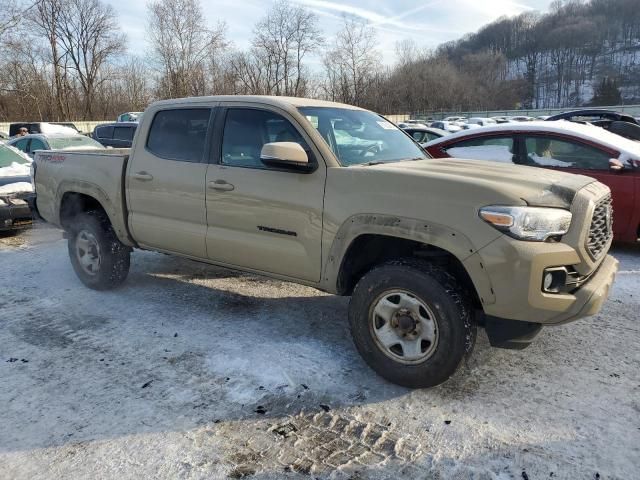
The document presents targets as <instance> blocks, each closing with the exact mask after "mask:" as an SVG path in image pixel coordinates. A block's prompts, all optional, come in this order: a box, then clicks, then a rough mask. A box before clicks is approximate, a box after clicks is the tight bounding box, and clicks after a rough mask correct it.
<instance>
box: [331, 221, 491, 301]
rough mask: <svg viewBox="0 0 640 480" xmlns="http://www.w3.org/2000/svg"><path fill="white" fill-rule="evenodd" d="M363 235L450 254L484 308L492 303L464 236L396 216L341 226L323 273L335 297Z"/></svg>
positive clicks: (485, 280)
mask: <svg viewBox="0 0 640 480" xmlns="http://www.w3.org/2000/svg"><path fill="white" fill-rule="evenodd" d="M366 234H369V235H384V236H389V237H397V238H402V239H407V240H414V241H417V242H421V243H424V244H427V245H432V246H435V247H438V248H441V249H442V250H445V251H447V252H449V253H450V254H452V255H453V256H454V257H456V258H457V259H458V260H459V261H460V263H462V265H463V266H464V267H465V269H466V271H467V273H468V274H469V277H470V278H471V281H472V282H473V285H474V286H475V288H476V291H477V293H478V297H479V298H480V300H481V302H482V303H483V304H485V305H489V304H492V303H494V302H495V295H494V293H493V289H492V286H491V281H490V279H489V276H488V274H487V272H486V270H485V268H484V265H483V264H482V261H481V259H480V256H479V255H478V254H477V249H476V247H475V246H474V245H473V243H472V242H471V240H470V239H469V238H468V237H467V236H466V235H464V234H463V233H460V232H459V231H457V230H454V229H452V228H451V227H447V226H445V225H440V224H437V223H431V222H427V221H424V220H417V219H413V218H406V217H399V216H395V215H378V214H359V215H354V216H352V217H350V218H348V219H347V220H346V221H345V222H344V223H343V224H342V225H341V226H340V228H339V229H338V231H337V233H336V235H335V237H334V238H333V242H332V244H331V247H330V249H329V252H328V255H327V259H326V262H325V267H324V269H323V276H322V284H323V289H324V290H327V291H329V292H332V293H337V291H338V277H339V274H340V269H341V267H342V262H343V259H344V258H345V255H346V253H347V251H348V249H349V246H350V245H351V244H352V243H353V241H354V240H355V239H356V238H358V237H359V236H361V235H366ZM483 246H484V245H483Z"/></svg>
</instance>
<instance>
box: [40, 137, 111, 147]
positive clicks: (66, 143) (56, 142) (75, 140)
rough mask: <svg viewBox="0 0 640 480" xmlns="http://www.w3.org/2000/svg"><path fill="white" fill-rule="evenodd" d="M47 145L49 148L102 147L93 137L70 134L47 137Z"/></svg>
mask: <svg viewBox="0 0 640 480" xmlns="http://www.w3.org/2000/svg"><path fill="white" fill-rule="evenodd" d="M48 141H49V146H50V147H51V150H69V149H72V148H87V147H93V148H104V147H103V146H102V145H101V144H100V143H98V142H96V141H95V140H94V139H93V138H89V137H85V136H84V135H70V136H68V137H49V138H48Z"/></svg>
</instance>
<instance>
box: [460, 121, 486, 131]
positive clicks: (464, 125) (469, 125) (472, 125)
mask: <svg viewBox="0 0 640 480" xmlns="http://www.w3.org/2000/svg"><path fill="white" fill-rule="evenodd" d="M456 124H457V125H458V126H459V127H460V128H462V129H463V130H473V129H474V128H480V127H481V126H482V125H478V124H477V123H462V122H456Z"/></svg>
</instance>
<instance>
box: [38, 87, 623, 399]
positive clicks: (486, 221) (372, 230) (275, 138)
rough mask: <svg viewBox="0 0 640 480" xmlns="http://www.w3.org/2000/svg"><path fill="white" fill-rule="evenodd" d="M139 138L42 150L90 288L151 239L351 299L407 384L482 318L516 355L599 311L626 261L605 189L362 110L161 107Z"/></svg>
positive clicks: (42, 205)
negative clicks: (123, 144) (465, 154)
mask: <svg viewBox="0 0 640 480" xmlns="http://www.w3.org/2000/svg"><path fill="white" fill-rule="evenodd" d="M485 128H492V127H485ZM480 131H482V130H478V132H480ZM469 133H471V132H469ZM136 135H137V137H136V141H135V142H134V144H133V147H132V149H131V150H130V151H127V152H120V151H117V150H116V151H110V150H103V151H101V152H96V153H91V154H88V153H83V152H65V153H63V154H60V153H57V152H45V151H38V152H37V153H36V157H35V169H34V172H35V173H34V181H35V185H36V194H37V200H36V203H37V207H38V210H39V212H40V214H41V215H42V216H43V217H44V218H45V220H46V221H48V222H51V223H53V224H55V225H58V226H60V227H62V228H63V229H65V231H66V236H67V239H68V252H69V258H70V261H71V265H72V266H73V269H74V270H75V272H76V274H77V275H78V277H79V279H80V280H81V281H82V282H83V283H84V284H85V285H87V286H88V287H90V288H94V289H98V290H104V289H109V288H113V287H115V286H117V285H120V284H122V283H123V282H124V281H125V279H126V277H127V274H128V271H129V264H130V263H129V262H130V254H131V250H132V249H133V248H144V249H147V250H159V251H163V252H165V253H174V254H176V255H180V256H186V257H189V258H192V259H196V260H199V261H202V262H208V263H213V264H219V265H225V266H226V267H230V268H235V269H239V270H247V271H251V272H254V273H260V274H262V275H265V276H268V277H273V278H279V279H285V280H288V281H293V282H297V283H301V284H304V285H308V286H312V287H316V288H318V289H320V290H323V291H327V292H330V293H334V294H338V295H350V296H351V302H350V305H349V322H350V326H351V332H352V333H353V338H354V341H355V344H356V347H357V348H358V350H359V352H360V353H361V354H362V356H363V357H364V359H365V360H366V361H367V363H368V364H369V365H370V366H371V367H372V368H373V369H374V370H375V371H376V372H378V373H379V374H380V375H382V376H383V377H385V378H387V379H388V380H390V381H392V382H396V383H398V384H401V385H405V386H408V387H427V386H433V385H436V384H438V383H441V382H444V381H445V380H447V379H448V378H449V377H450V376H451V375H452V374H453V373H454V372H455V371H456V370H457V368H458V367H459V366H460V365H461V363H462V361H463V359H464V358H465V356H466V355H467V354H468V353H469V352H470V351H471V350H472V348H473V344H474V340H475V338H476V325H477V323H478V322H480V323H482V324H483V325H484V326H485V329H486V331H487V333H488V337H489V339H490V341H491V342H492V344H493V345H496V346H502V347H511V348H522V347H524V346H525V345H526V344H528V343H529V342H530V341H531V340H532V339H533V337H535V335H536V334H537V333H538V331H539V330H540V329H541V328H542V325H549V324H558V323H565V322H568V321H571V320H576V319H578V318H580V317H583V316H585V315H593V314H595V313H597V312H598V311H599V309H600V307H601V305H602V304H603V302H604V301H605V299H606V297H607V293H608V291H609V288H610V287H611V284H612V282H613V279H614V275H615V272H616V270H617V261H616V260H615V259H614V258H613V257H611V256H610V255H607V251H608V249H609V246H610V243H611V232H610V230H609V223H608V222H606V221H605V222H604V223H602V217H601V214H602V213H603V212H604V213H605V214H606V215H607V216H606V218H609V217H608V213H609V212H610V204H609V200H608V198H609V189H608V188H607V187H606V186H605V185H603V184H601V183H599V182H597V181H596V180H594V179H593V178H589V177H585V176H582V175H569V174H566V173H563V172H547V173H546V174H545V175H532V172H533V170H531V169H528V168H524V167H521V166H518V165H510V166H503V168H496V167H495V165H494V164H491V163H488V162H487V163H485V164H479V163H478V162H474V161H463V160H458V161H453V162H452V161H450V160H433V159H431V158H429V157H428V156H427V155H426V153H425V152H424V151H423V150H422V149H421V148H419V147H418V145H416V143H415V142H414V141H412V140H411V139H410V138H409V137H408V136H407V135H406V134H405V133H404V132H402V131H401V130H400V129H399V128H397V127H396V126H395V125H394V124H393V123H391V122H389V121H387V120H385V119H384V118H382V117H380V116H379V115H377V114H375V113H373V112H370V111H367V110H363V109H360V108H357V107H353V106H349V105H343V104H337V103H332V102H324V101H319V100H311V99H304V98H290V97H259V96H258V97H251V96H220V97H199V98H183V99H178V100H165V101H160V102H156V103H154V104H152V105H151V106H150V107H149V108H148V109H147V111H146V112H145V115H144V117H143V119H142V122H141V123H140V127H139V129H138V132H137V134H136ZM445 138H446V137H445ZM344 147H346V148H344ZM534 173H535V172H534ZM585 245H587V246H585ZM131 288H135V285H131ZM176 308H180V307H179V306H176ZM301 321H303V320H301ZM256 368H258V367H256Z"/></svg>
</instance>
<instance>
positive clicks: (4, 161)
mask: <svg viewBox="0 0 640 480" xmlns="http://www.w3.org/2000/svg"><path fill="white" fill-rule="evenodd" d="M12 163H19V164H25V163H29V160H28V159H26V158H24V157H23V156H22V155H20V154H19V153H18V152H17V151H16V150H15V149H14V148H13V147H10V146H8V145H0V168H3V167H8V166H10V165H11V164H12Z"/></svg>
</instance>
